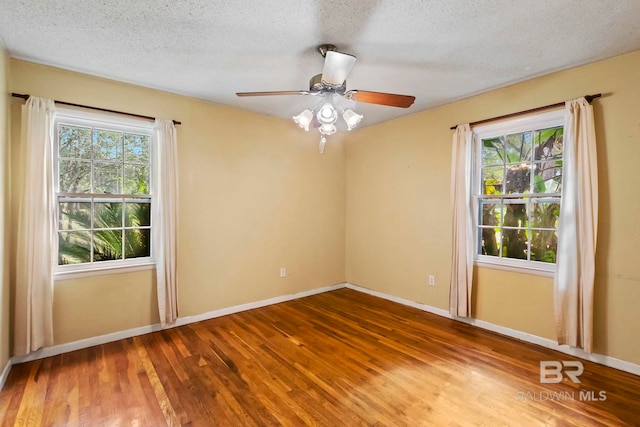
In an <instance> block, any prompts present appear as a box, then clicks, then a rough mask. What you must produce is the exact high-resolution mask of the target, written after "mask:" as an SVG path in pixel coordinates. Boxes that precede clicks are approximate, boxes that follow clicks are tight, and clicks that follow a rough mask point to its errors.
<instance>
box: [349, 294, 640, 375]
mask: <svg viewBox="0 0 640 427" xmlns="http://www.w3.org/2000/svg"><path fill="white" fill-rule="evenodd" d="M345 287H347V288H349V289H353V290H355V291H358V292H363V293H366V294H369V295H373V296H376V297H378V298H383V299H386V300H389V301H393V302H397V303H398V304H402V305H406V306H409V307H413V308H417V309H419V310H422V311H426V312H429V313H432V314H437V315H438V316H442V317H446V318H448V319H453V320H457V321H459V322H464V323H468V324H470V325H473V326H477V327H479V328H482V329H486V330H488V331H492V332H496V333H498V334H501V335H506V336H508V337H511V338H516V339H519V340H521V341H526V342H528V343H531V344H536V345H539V346H542V347H546V348H549V349H551V350H556V351H559V352H561V353H565V354H569V355H571V356H575V357H579V358H580V359H584V360H589V361H591V362H594V363H598V364H600V365H604V366H608V367H611V368H615V369H619V370H621V371H625V372H629V373H631V374H634V375H640V365H638V364H635V363H631V362H627V361H625V360H621V359H616V358H615V357H611V356H605V355H603V354H595V353H587V352H585V351H584V350H582V349H579V348H575V347H569V346H566V345H562V346H561V345H559V344H558V343H557V342H555V341H553V340H550V339H548V338H543V337H539V336H537V335H532V334H528V333H526V332H522V331H518V330H515V329H511V328H507V327H504V326H500V325H496V324H493V323H490V322H486V321H484V320H478V319H470V318H466V317H457V316H452V315H451V314H450V313H449V311H448V310H443V309H442V308H437V307H432V306H430V305H426V304H420V303H417V302H415V301H411V300H408V299H404V298H400V297H396V296H393V295H388V294H385V293H382V292H378V291H374V290H371V289H367V288H363V287H362V286H358V285H353V284H351V283H346V284H345Z"/></svg>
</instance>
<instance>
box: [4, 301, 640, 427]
mask: <svg viewBox="0 0 640 427" xmlns="http://www.w3.org/2000/svg"><path fill="white" fill-rule="evenodd" d="M542 360H552V361H562V360H579V359H575V358H572V357H570V356H568V355H565V354H561V353H557V352H554V351H551V350H548V349H544V348H541V347H537V346H534V345H530V344H526V343H522V342H519V341H517V340H513V339H510V338H506V337H503V336H500V335H497V334H493V333H490V332H487V331H484V330H481V329H477V328H474V327H472V326H470V325H467V324H463V323H460V322H456V321H452V320H448V319H444V318H441V317H439V316H435V315H431V314H428V313H424V312H422V311H419V310H416V309H413V308H409V307H405V306H402V305H399V304H395V303H392V302H389V301H386V300H382V299H379V298H375V297H373V296H370V295H367V294H363V293H360V292H357V291H354V290H350V289H340V290H337V291H333V292H328V293H324V294H320V295H315V296H311V297H307V298H302V299H299V300H295V301H290V302H286V303H282V304H277V305H273V306H269V307H264V308H259V309H255V310H251V311H246V312H243V313H238V314H233V315H229V316H225V317H221V318H217V319H212V320H208V321H204V322H199V323H195V324H191V325H187V326H182V327H177V328H173V329H169V330H165V331H162V332H157V333H153V334H148V335H144V336H139V337H135V338H130V339H125V340H121V341H118V342H114V343H109V344H105V345H100V346H96V347H93V348H88V349H84V350H79V351H75V352H72V353H67V354H63V355H59V356H55V357H50V358H47V359H43V360H38V361H34V362H29V363H24V364H20V365H16V366H14V367H13V368H12V370H11V373H10V375H9V378H8V379H7V383H6V384H5V387H4V390H3V391H2V392H1V393H0V424H1V425H5V426H14V425H18V426H21V425H25V426H49V425H58V426H62V425H73V426H75V425H81V426H165V425H169V426H178V425H183V426H214V425H220V426H271V425H285V426H297V425H325V426H351V425H378V426H382V425H387V426H405V425H406V426H419V425H428V426H475V425H481V426H499V425H513V426H535V425H553V426H565V425H567V426H592V425H593V426H598V425H601V426H622V425H640V377H638V376H634V375H631V374H628V373H625V372H621V371H617V370H615V369H611V368H606V367H603V366H599V365H596V364H593V363H589V362H586V361H583V363H584V373H583V374H582V375H581V376H580V377H579V379H580V380H581V383H580V384H576V383H573V382H572V381H563V382H561V383H558V384H540V381H539V380H540V372H539V362H540V361H542ZM592 392H593V393H592ZM601 392H604V394H602V395H601V394H600V393H601ZM587 396H588V397H592V398H600V397H606V400H592V401H588V400H586V398H587Z"/></svg>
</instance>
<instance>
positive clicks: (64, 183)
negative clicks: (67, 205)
mask: <svg viewBox="0 0 640 427" xmlns="http://www.w3.org/2000/svg"><path fill="white" fill-rule="evenodd" d="M58 176H59V178H60V179H59V181H60V184H59V185H60V191H61V192H63V193H89V192H91V162H90V161H82V160H60V162H59V165H58Z"/></svg>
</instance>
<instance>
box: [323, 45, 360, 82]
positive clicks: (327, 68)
mask: <svg viewBox="0 0 640 427" xmlns="http://www.w3.org/2000/svg"><path fill="white" fill-rule="evenodd" d="M355 62H356V57H355V56H353V55H349V54H347V53H342V52H336V51H333V50H330V51H327V52H326V54H325V57H324V68H323V69H322V83H325V84H327V85H329V86H342V84H343V83H344V81H345V80H346V79H347V76H348V75H349V72H350V71H351V68H353V64H355Z"/></svg>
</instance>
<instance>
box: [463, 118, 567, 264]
mask: <svg viewBox="0 0 640 427" xmlns="http://www.w3.org/2000/svg"><path fill="white" fill-rule="evenodd" d="M558 126H563V127H566V125H565V112H564V109H558V110H552V111H547V112H543V113H538V114H532V115H528V116H523V117H518V118H514V119H509V120H505V121H500V122H496V123H490V124H486V125H479V126H474V127H472V129H471V130H472V131H473V159H472V174H471V175H472V183H471V186H470V189H471V197H472V202H473V212H472V214H473V218H474V221H473V228H474V243H475V244H474V247H475V248H476V249H475V250H474V253H475V258H474V263H475V265H479V266H486V267H491V268H497V269H502V270H509V271H515V272H527V273H531V274H538V275H543V276H553V274H554V272H555V269H556V264H555V263H548V262H542V261H530V260H522V259H516V258H502V257H496V256H491V255H482V254H481V253H479V252H480V247H481V239H480V227H479V226H478V225H479V224H478V217H479V215H480V212H479V209H480V203H479V200H480V199H481V197H480V195H481V194H482V188H481V186H482V182H481V181H482V177H481V176H480V173H481V166H482V143H481V141H482V140H483V139H487V138H492V137H496V136H502V135H507V134H513V133H519V132H525V131H532V130H537V129H545V128H551V127H558ZM554 197H559V198H560V202H561V203H562V194H560V195H559V196H554Z"/></svg>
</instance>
